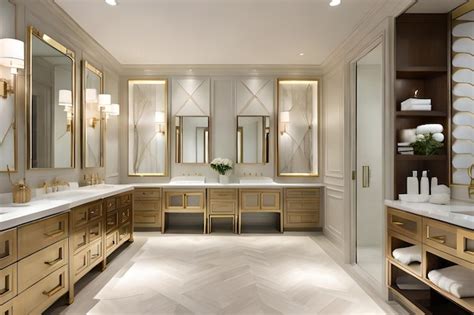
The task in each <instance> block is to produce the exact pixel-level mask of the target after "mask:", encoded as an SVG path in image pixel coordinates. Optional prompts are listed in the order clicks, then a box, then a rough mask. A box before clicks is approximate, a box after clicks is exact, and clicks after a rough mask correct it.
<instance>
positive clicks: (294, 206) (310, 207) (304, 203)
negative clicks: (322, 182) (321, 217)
mask: <svg viewBox="0 0 474 315" xmlns="http://www.w3.org/2000/svg"><path fill="white" fill-rule="evenodd" d="M285 210H286V211H289V212H302V211H319V200H318V201H317V202H316V200H304V199H301V200H286V208H285Z"/></svg>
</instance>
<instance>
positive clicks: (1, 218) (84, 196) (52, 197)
mask: <svg viewBox="0 0 474 315" xmlns="http://www.w3.org/2000/svg"><path fill="white" fill-rule="evenodd" d="M131 190H133V186H130V185H96V186H86V187H82V188H78V189H73V190H66V191H62V192H57V193H51V194H46V195H43V196H41V197H39V198H35V199H33V200H32V201H30V202H29V203H28V204H26V205H13V204H3V205H2V204H0V230H6V229H10V228H12V227H15V226H18V225H21V224H25V223H28V222H31V221H34V220H38V219H42V218H45V217H48V216H51V215H55V214H58V213H61V212H65V211H68V210H69V209H71V208H74V207H77V206H80V205H83V204H86V203H88V202H92V201H95V200H99V199H104V198H107V197H110V196H113V195H116V194H120V193H123V192H127V191H131Z"/></svg>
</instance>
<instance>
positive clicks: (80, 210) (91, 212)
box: [71, 201, 102, 229]
mask: <svg viewBox="0 0 474 315" xmlns="http://www.w3.org/2000/svg"><path fill="white" fill-rule="evenodd" d="M71 215H72V228H73V229H75V228H80V227H82V226H84V225H85V224H87V222H90V221H92V220H95V219H97V218H100V217H101V216H102V202H101V201H99V202H93V203H89V204H86V205H83V206H80V207H77V208H74V209H71Z"/></svg>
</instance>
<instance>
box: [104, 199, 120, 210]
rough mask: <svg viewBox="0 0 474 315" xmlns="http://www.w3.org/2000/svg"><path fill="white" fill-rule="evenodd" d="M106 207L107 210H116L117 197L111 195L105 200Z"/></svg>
mask: <svg viewBox="0 0 474 315" xmlns="http://www.w3.org/2000/svg"><path fill="white" fill-rule="evenodd" d="M104 207H105V211H106V212H110V211H114V210H115V209H117V198H115V197H111V198H107V199H105V201H104Z"/></svg>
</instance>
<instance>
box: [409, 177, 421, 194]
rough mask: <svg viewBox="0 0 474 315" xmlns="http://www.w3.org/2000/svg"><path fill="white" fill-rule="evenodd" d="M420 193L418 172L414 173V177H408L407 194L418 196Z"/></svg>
mask: <svg viewBox="0 0 474 315" xmlns="http://www.w3.org/2000/svg"><path fill="white" fill-rule="evenodd" d="M419 193H420V191H419V186H418V172H417V171H413V176H412V177H407V194H409V195H418V194H419Z"/></svg>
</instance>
